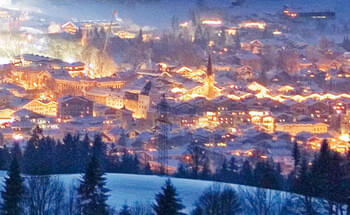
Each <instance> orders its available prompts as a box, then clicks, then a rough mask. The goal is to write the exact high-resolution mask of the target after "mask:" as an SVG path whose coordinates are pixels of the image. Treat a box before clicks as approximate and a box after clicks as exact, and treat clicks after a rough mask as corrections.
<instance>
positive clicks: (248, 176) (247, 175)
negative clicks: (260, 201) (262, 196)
mask: <svg viewBox="0 0 350 215" xmlns="http://www.w3.org/2000/svg"><path fill="white" fill-rule="evenodd" d="M239 175H240V179H241V183H242V184H247V185H252V184H253V171H252V167H251V166H250V163H249V161H244V163H243V166H242V169H241V171H240V173H239Z"/></svg>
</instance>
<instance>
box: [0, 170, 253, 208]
mask: <svg viewBox="0 0 350 215" xmlns="http://www.w3.org/2000/svg"><path fill="white" fill-rule="evenodd" d="M5 175H6V172H4V171H0V178H1V181H2V179H4V176H5ZM58 177H59V179H60V180H61V181H63V182H64V184H65V185H66V188H67V192H68V190H69V189H70V187H71V185H77V184H78V183H79V180H80V178H81V175H80V174H72V175H59V176H58ZM106 178H107V188H108V189H110V192H109V195H110V196H109V199H108V204H109V205H110V206H111V207H113V208H116V209H119V208H121V207H122V206H123V205H124V204H128V205H134V204H135V203H136V202H138V203H142V204H144V205H149V204H151V203H152V201H153V199H154V197H155V194H156V193H158V192H159V191H160V190H161V187H162V186H163V185H164V183H165V181H166V180H167V177H160V176H153V175H132V174H111V173H110V174H106ZM171 180H172V183H173V184H174V185H175V187H176V189H177V191H178V193H179V196H180V198H181V199H182V202H183V204H184V205H185V206H186V210H185V211H186V212H190V211H191V210H192V209H193V207H194V204H195V202H196V200H197V199H198V197H199V196H200V195H201V194H202V192H203V191H204V190H205V189H206V188H208V187H209V186H211V185H213V184H214V182H212V181H201V180H191V179H181V178H171ZM229 186H232V187H233V188H234V189H236V190H237V191H238V190H239V189H246V188H247V189H248V190H252V188H250V187H246V186H239V185H234V184H230V185H229Z"/></svg>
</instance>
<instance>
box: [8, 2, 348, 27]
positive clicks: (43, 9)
mask: <svg viewBox="0 0 350 215" xmlns="http://www.w3.org/2000/svg"><path fill="white" fill-rule="evenodd" d="M204 2H205V5H206V6H208V7H209V8H211V7H214V5H215V8H220V11H227V12H228V13H231V14H232V15H244V16H251V15H255V14H259V15H262V14H265V13H272V14H274V13H276V12H278V11H280V10H281V9H282V7H283V6H285V5H289V6H291V7H293V8H298V9H301V10H305V11H319V10H322V11H324V10H332V11H336V12H337V17H342V18H344V15H347V14H348V13H349V12H350V4H348V3H347V0H307V1H305V0H261V1H260V0H259V1H258V0H246V3H245V4H244V5H243V6H242V7H237V8H233V7H231V4H230V2H231V1H230V0H220V1H219V0H204ZM306 3H307V4H306ZM306 5H307V6H306ZM14 7H16V8H22V9H27V10H30V11H35V12H38V13H41V14H43V15H47V16H50V17H51V19H53V20H56V21H66V20H67V19H68V20H69V19H73V20H86V19H105V20H110V18H111V15H112V12H113V10H117V11H118V15H119V17H121V18H122V19H123V20H128V19H130V20H132V21H133V22H134V23H136V24H137V25H139V26H152V27H158V28H167V27H169V25H170V23H171V19H172V17H174V16H176V17H178V18H180V20H186V19H188V15H189V11H190V10H193V9H196V8H197V4H196V0H192V1H189V0H177V1H172V0H159V1H151V2H149V3H141V4H139V3H136V4H120V3H118V2H117V1H115V2H113V1H112V2H104V3H101V2H98V1H96V0H90V1H86V0H75V1H66V0H61V1H52V0H18V1H17V3H15V4H14ZM53 14H54V15H53ZM345 17H346V16H345Z"/></svg>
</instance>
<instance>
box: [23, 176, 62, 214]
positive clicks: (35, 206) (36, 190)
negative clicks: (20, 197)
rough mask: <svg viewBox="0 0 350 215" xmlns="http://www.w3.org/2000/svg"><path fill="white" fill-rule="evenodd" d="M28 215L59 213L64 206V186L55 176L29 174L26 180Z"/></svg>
mask: <svg viewBox="0 0 350 215" xmlns="http://www.w3.org/2000/svg"><path fill="white" fill-rule="evenodd" d="M26 184H27V189H28V193H27V198H26V209H27V214H28V215H61V214H63V211H62V210H63V208H64V192H65V190H64V186H63V183H62V182H60V180H59V178H58V177H56V176H30V177H29V178H27V180H26Z"/></svg>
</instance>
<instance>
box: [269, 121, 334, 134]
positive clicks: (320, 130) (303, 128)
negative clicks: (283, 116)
mask: <svg viewBox="0 0 350 215" xmlns="http://www.w3.org/2000/svg"><path fill="white" fill-rule="evenodd" d="M276 131H282V132H286V133H289V134H290V135H293V136H295V135H296V134H298V133H301V132H308V133H311V134H325V133H327V132H328V125H327V124H325V123H316V122H305V123H276Z"/></svg>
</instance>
